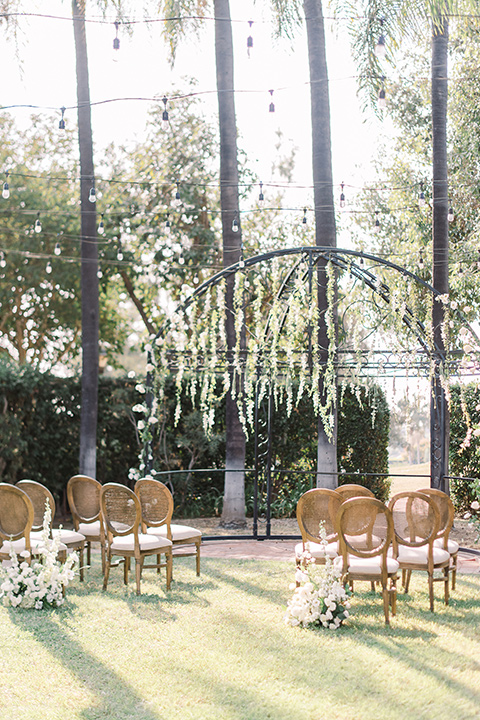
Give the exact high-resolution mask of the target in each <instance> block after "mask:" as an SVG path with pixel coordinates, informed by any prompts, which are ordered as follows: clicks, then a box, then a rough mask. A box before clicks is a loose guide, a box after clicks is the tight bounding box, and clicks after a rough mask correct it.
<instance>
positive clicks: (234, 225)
mask: <svg viewBox="0 0 480 720" xmlns="http://www.w3.org/2000/svg"><path fill="white" fill-rule="evenodd" d="M239 229H240V224H239V222H238V215H237V213H235V215H234V218H233V222H232V232H234V233H236V232H238V231H239Z"/></svg>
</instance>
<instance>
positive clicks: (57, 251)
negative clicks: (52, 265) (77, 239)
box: [53, 241, 62, 256]
mask: <svg viewBox="0 0 480 720" xmlns="http://www.w3.org/2000/svg"><path fill="white" fill-rule="evenodd" d="M53 252H54V253H55V255H57V256H58V255H60V253H61V252H62V248H61V247H60V243H59V242H58V241H57V244H56V245H55V249H54V251H53Z"/></svg>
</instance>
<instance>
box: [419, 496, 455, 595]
mask: <svg viewBox="0 0 480 720" xmlns="http://www.w3.org/2000/svg"><path fill="white" fill-rule="evenodd" d="M418 492H422V493H425V495H428V496H429V497H430V498H432V500H433V501H434V502H435V504H436V506H437V509H438V512H439V514H440V527H439V528H438V532H437V537H436V538H435V540H434V541H433V546H434V547H441V548H443V549H444V550H447V551H448V552H449V553H450V557H451V562H450V573H451V576H452V590H455V585H456V580H457V558H458V551H459V549H460V546H459V544H458V543H457V542H456V541H455V540H452V539H451V538H450V537H449V535H450V530H451V529H452V527H453V521H454V517H455V508H454V506H453V502H452V501H451V499H450V498H449V496H448V495H447V494H446V493H444V492H442V491H441V490H435V489H434V488H422V489H421V490H419V491H418Z"/></svg>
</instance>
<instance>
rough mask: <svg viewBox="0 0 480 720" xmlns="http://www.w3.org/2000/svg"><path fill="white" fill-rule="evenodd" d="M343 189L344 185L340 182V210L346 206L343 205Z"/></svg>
mask: <svg viewBox="0 0 480 720" xmlns="http://www.w3.org/2000/svg"><path fill="white" fill-rule="evenodd" d="M344 187H345V183H343V182H342V184H341V188H342V192H341V193H340V207H341V208H344V207H345V204H346V203H345V193H344V192H343V188H344Z"/></svg>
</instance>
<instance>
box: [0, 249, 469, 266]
mask: <svg viewBox="0 0 480 720" xmlns="http://www.w3.org/2000/svg"><path fill="white" fill-rule="evenodd" d="M477 253H478V257H477V270H480V248H478V250H477ZM2 254H3V253H2ZM0 265H1V263H0ZM2 267H5V265H2Z"/></svg>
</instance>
